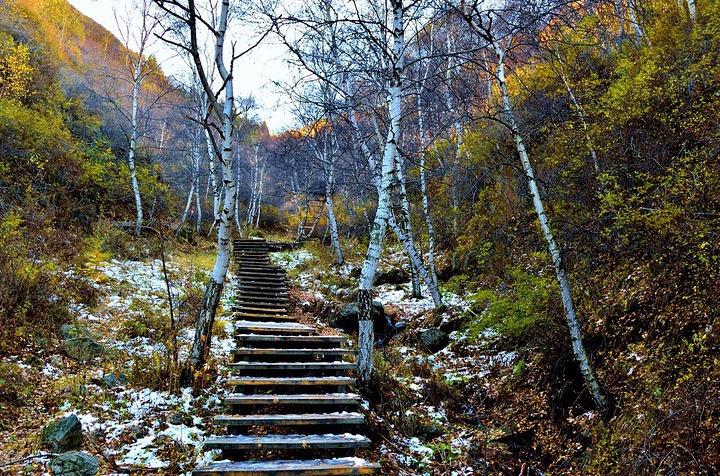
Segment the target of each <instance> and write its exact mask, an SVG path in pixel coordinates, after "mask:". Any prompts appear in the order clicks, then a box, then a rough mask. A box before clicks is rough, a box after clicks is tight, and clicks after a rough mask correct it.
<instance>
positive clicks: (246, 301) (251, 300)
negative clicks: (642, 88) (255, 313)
mask: <svg viewBox="0 0 720 476" xmlns="http://www.w3.org/2000/svg"><path fill="white" fill-rule="evenodd" d="M257 304H272V305H275V306H282V305H286V306H289V305H290V299H288V298H276V297H262V296H247V295H245V294H243V295H240V296H237V297H236V298H235V301H233V304H232V305H233V306H238V307H241V306H251V307H252V306H254V305H257Z"/></svg>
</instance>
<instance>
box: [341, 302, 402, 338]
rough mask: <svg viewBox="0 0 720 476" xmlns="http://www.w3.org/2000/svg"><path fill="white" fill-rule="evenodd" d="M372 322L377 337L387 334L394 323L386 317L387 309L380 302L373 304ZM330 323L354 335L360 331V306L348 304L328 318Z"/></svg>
mask: <svg viewBox="0 0 720 476" xmlns="http://www.w3.org/2000/svg"><path fill="white" fill-rule="evenodd" d="M371 315H372V320H373V322H374V323H375V326H374V327H375V335H382V334H385V333H386V331H387V330H388V328H389V327H392V323H391V322H390V321H389V320H388V318H387V316H386V315H385V309H384V308H383V305H382V303H381V302H380V301H377V300H374V301H373V302H372V311H371ZM328 323H329V324H330V325H331V326H332V327H334V328H336V329H341V330H343V331H345V332H346V333H348V334H353V333H355V332H357V331H358V306H357V303H351V304H346V305H344V306H343V307H342V308H340V310H339V311H338V312H335V313H332V314H330V315H329V316H328Z"/></svg>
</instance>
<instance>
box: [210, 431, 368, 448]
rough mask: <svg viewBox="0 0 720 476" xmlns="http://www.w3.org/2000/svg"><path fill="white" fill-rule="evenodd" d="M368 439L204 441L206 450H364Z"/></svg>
mask: <svg viewBox="0 0 720 476" xmlns="http://www.w3.org/2000/svg"><path fill="white" fill-rule="evenodd" d="M368 446H370V439H369V438H368V437H367V436H364V435H356V434H352V433H343V434H342V435H334V434H328V435H227V436H213V437H210V438H208V439H206V440H205V443H204V448H205V450H208V449H236V450H237V449H261V448H264V449H305V448H309V447H314V448H326V449H332V448H365V447H368Z"/></svg>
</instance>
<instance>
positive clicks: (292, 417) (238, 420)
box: [214, 412, 365, 426]
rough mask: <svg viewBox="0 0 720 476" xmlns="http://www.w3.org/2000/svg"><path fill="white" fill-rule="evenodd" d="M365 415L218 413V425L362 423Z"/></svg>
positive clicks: (338, 413)
mask: <svg viewBox="0 0 720 476" xmlns="http://www.w3.org/2000/svg"><path fill="white" fill-rule="evenodd" d="M364 422H365V417H364V416H363V415H362V414H361V413H357V412H335V413H290V414H282V415H243V416H240V415H218V416H216V417H215V419H214V423H215V424H216V425H228V426H240V425H242V426H255V425H330V424H341V425H342V424H346V425H362V424H363V423H364Z"/></svg>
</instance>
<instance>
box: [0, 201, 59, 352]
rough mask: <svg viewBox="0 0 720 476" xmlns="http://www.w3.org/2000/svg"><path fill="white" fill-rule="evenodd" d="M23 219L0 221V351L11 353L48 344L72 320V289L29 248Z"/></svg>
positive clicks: (11, 215) (12, 216) (7, 217)
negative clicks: (70, 318)
mask: <svg viewBox="0 0 720 476" xmlns="http://www.w3.org/2000/svg"><path fill="white" fill-rule="evenodd" d="M20 223H21V221H20V217H19V215H17V214H14V213H9V214H7V215H5V217H3V219H2V220H1V221H0V348H2V349H3V353H5V352H7V353H11V352H13V351H15V350H17V349H19V348H21V347H22V346H23V345H28V344H30V345H33V346H35V345H47V340H48V339H49V338H50V337H52V335H53V334H54V332H55V331H56V329H57V328H58V327H59V326H60V325H61V324H62V323H63V322H65V321H67V320H68V319H69V317H70V313H69V310H68V309H69V308H68V306H69V301H70V296H69V294H70V292H71V291H72V286H69V285H68V283H67V281H70V280H72V278H65V276H63V275H62V274H60V273H59V272H57V270H56V269H55V265H54V263H53V262H51V261H44V260H42V259H40V256H41V255H40V253H39V252H37V251H35V250H32V249H31V248H30V247H29V244H28V239H27V237H26V236H25V230H24V229H23V228H22V227H21V224H20Z"/></svg>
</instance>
